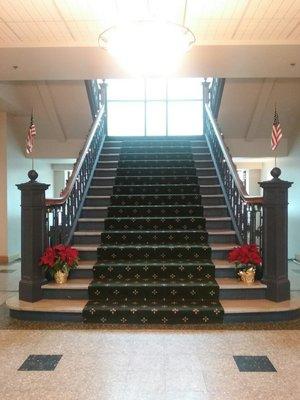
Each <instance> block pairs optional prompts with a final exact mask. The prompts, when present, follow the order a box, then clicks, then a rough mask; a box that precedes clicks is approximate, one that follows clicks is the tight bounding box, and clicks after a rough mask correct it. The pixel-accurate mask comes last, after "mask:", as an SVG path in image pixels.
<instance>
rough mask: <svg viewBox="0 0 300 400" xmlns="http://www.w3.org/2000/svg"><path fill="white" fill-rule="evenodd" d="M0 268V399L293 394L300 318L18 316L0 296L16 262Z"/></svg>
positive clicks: (299, 360)
mask: <svg viewBox="0 0 300 400" xmlns="http://www.w3.org/2000/svg"><path fill="white" fill-rule="evenodd" d="M6 268H8V269H14V270H15V272H12V273H8V274H5V273H3V274H2V273H1V274H0V289H1V290H0V302H1V303H2V305H1V306H0V399H1V400H6V399H7V400H8V399H10V400H15V399H22V400H27V399H28V400H31V399H34V400H35V399H43V400H47V399H51V400H52V399H55V400H62V399H64V400H69V399H70V400H71V399H72V400H77V399H78V400H81V399H85V400H89V399H92V400H94V399H99V400H106V399H107V400H108V399H109V400H115V399H118V400H131V399H135V400H136V399H137V400H150V399H151V400H177V399H178V400H179V399H180V400H196V399H197V400H202V399H205V400H212V399H218V400H227V399H231V400H239V399H243V400H248V399H251V400H257V399H264V400H267V399H272V400H279V399H284V400H289V399H295V400H296V399H300V382H299V376H300V332H299V327H300V322H299V320H298V321H292V322H282V323H273V324H238V325H237V324H232V325H230V324H229V325H226V327H224V326H214V327H209V329H208V327H207V326H205V327H203V328H201V329H194V330H189V329H185V330H172V329H164V330H157V329H149V330H142V329H139V330H134V329H132V330H124V329H123V330H121V329H114V330H113V329H102V330H100V329H97V326H94V325H93V326H92V327H89V326H86V325H82V324H74V323H49V322H48V323H38V322H27V321H17V320H13V319H10V318H9V316H8V311H7V309H6V306H5V305H4V304H3V302H4V301H5V300H6V298H7V297H8V296H11V295H12V294H14V291H15V290H16V289H17V283H18V279H19V265H18V264H17V263H15V264H13V265H10V266H8V267H6ZM292 268H294V269H295V268H296V267H295V266H292ZM4 281H5V282H4ZM47 355H50V356H52V357H50V358H48V357H45V356H47ZM53 356H56V357H53ZM240 356H247V358H246V359H245V358H241V357H240ZM252 356H259V358H252ZM28 357H29V359H28ZM249 357H250V358H249ZM261 357H262V358H261ZM237 362H238V364H237ZM263 368H266V369H268V372H262V369H263ZM35 369H36V370H35ZM43 369H45V370H43ZM245 369H246V370H247V369H250V370H252V372H244V370H245ZM253 369H254V370H255V371H253Z"/></svg>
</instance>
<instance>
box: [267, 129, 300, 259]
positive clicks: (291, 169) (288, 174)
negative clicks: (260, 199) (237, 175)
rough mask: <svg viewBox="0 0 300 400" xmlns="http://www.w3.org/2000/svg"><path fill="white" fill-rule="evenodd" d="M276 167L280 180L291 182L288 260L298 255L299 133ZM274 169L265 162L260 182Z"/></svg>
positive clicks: (299, 211)
mask: <svg viewBox="0 0 300 400" xmlns="http://www.w3.org/2000/svg"><path fill="white" fill-rule="evenodd" d="M277 166H278V167H279V168H280V169H281V171H282V175H281V177H280V178H281V179H284V180H287V181H290V182H293V185H292V187H291V188H290V189H289V206H288V212H289V217H288V222H289V229H288V234H289V247H288V251H289V253H288V255H289V258H294V256H295V254H299V253H300V235H299V227H300V133H299V134H298V135H296V137H295V141H294V143H293V144H292V147H291V151H290V153H289V155H288V157H280V158H279V159H278V160H277ZM273 167H274V160H270V161H268V162H265V163H264V165H263V169H262V180H269V179H271V178H272V177H271V175H270V171H271V170H272V168H273Z"/></svg>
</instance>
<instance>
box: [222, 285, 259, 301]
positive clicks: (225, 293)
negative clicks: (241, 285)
mask: <svg viewBox="0 0 300 400" xmlns="http://www.w3.org/2000/svg"><path fill="white" fill-rule="evenodd" d="M265 298H266V289H264V288H259V289H251V288H250V287H249V289H248V288H245V289H221V288H220V299H221V300H229V299H231V300H233V299H234V300H254V299H265Z"/></svg>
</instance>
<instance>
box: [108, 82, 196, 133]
mask: <svg viewBox="0 0 300 400" xmlns="http://www.w3.org/2000/svg"><path fill="white" fill-rule="evenodd" d="M107 84H108V86H107V100H108V103H107V108H108V135H109V136H124V135H130V136H158V135H202V134H203V120H202V112H203V102H202V78H177V79H160V78H155V79H154V78H153V79H108V80H107Z"/></svg>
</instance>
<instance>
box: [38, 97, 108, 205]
mask: <svg viewBox="0 0 300 400" xmlns="http://www.w3.org/2000/svg"><path fill="white" fill-rule="evenodd" d="M104 113H105V106H104V105H103V106H102V107H101V108H100V110H99V112H98V115H97V117H96V118H95V119H94V122H93V124H92V126H91V129H90V131H89V134H88V136H87V138H86V142H85V144H84V147H83V149H82V151H81V152H80V154H79V156H78V158H77V160H76V163H75V164H74V167H73V171H72V174H71V176H70V178H69V179H68V182H67V184H66V187H65V188H64V189H63V191H62V194H61V196H60V197H56V198H47V199H46V206H48V207H50V206H55V205H61V204H64V203H65V202H66V200H67V198H68V197H69V195H70V193H71V191H72V189H73V187H74V185H75V182H76V179H77V177H78V175H79V171H80V169H81V166H82V164H83V161H84V159H85V156H86V154H87V152H88V151H89V148H90V145H91V142H92V140H93V137H94V135H95V132H96V130H97V128H98V125H99V123H100V121H101V119H102V117H103V115H104Z"/></svg>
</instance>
